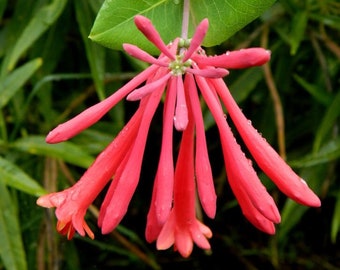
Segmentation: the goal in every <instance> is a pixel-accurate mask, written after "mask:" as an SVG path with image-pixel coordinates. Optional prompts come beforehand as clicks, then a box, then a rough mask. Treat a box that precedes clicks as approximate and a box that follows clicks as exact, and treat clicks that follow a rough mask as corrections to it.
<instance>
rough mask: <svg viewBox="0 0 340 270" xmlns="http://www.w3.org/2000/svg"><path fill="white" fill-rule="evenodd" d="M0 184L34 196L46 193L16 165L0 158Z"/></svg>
mask: <svg viewBox="0 0 340 270" xmlns="http://www.w3.org/2000/svg"><path fill="white" fill-rule="evenodd" d="M0 182H3V183H5V184H6V185H7V186H11V187H13V188H16V189H18V190H21V191H23V192H26V193H28V194H31V195H34V196H41V195H43V194H45V193H46V191H45V190H44V188H42V187H41V186H40V185H39V184H38V183H37V182H36V181H35V180H34V179H32V178H31V177H30V176H29V175H27V174H26V173H25V172H24V171H23V170H21V169H20V168H19V167H18V166H17V165H15V164H13V163H12V162H10V161H8V160H6V159H4V158H2V157H0Z"/></svg>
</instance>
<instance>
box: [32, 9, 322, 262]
mask: <svg viewBox="0 0 340 270" xmlns="http://www.w3.org/2000/svg"><path fill="white" fill-rule="evenodd" d="M135 24H136V26H137V28H138V29H139V30H140V31H141V32H142V33H143V34H144V35H145V36H146V37H147V38H148V39H149V41H150V42H152V43H153V44H154V45H155V46H156V47H157V48H158V49H159V50H160V52H161V54H160V56H159V57H158V58H155V57H153V56H151V55H150V54H148V53H147V52H145V51H143V50H141V49H140V48H138V47H137V46H135V45H131V44H124V45H123V47H124V50H125V51H126V52H127V53H128V54H130V55H131V56H133V57H135V58H137V59H139V60H142V61H145V62H148V63H150V64H151V65H150V67H148V68H147V69H146V70H144V71H143V72H141V73H140V74H139V75H137V76H136V77H135V78H133V79H132V80H131V81H130V82H128V83H127V84H126V85H125V86H123V87H122V88H120V89H119V90H117V91H116V92H115V93H114V94H112V95H111V96H110V97H108V98H107V99H105V100H103V101H101V102H99V103H98V104H96V105H94V106H92V107H90V108H88V109H87V110H85V111H84V112H82V113H81V114H79V115H78V116H76V117H75V118H73V119H71V120H69V121H68V122H66V123H64V124H61V125H59V126H58V127H57V128H55V129H54V130H52V131H51V132H50V133H49V134H48V136H47V138H46V141H47V142H48V143H58V142H61V141H65V140H68V139H70V138H71V137H73V136H75V135H77V134H78V133H79V132H81V131H82V130H84V129H86V128H88V127H89V126H91V125H93V124H94V123H95V122H97V121H98V120H99V119H100V118H101V117H102V116H103V115H104V114H105V113H107V112H108V111H109V110H110V109H111V108H112V107H113V106H115V105H116V104H117V103H118V102H119V101H120V100H121V99H123V98H125V97H126V98H127V100H129V101H139V102H140V103H139V108H138V109H137V111H136V112H135V114H134V116H133V117H132V118H131V119H130V121H129V122H128V123H127V124H126V126H125V127H124V129H123V130H122V131H121V132H120V133H119V134H118V136H117V137H116V138H115V139H114V140H113V141H112V143H110V144H109V145H108V146H107V147H106V149H105V150H104V151H103V152H102V153H101V154H100V155H99V156H98V157H97V158H96V160H95V161H94V163H93V164H92V165H91V167H90V168H89V169H88V170H87V171H86V172H85V174H84V175H83V176H82V177H81V179H80V180H79V181H78V182H77V183H76V184H75V185H74V186H73V187H70V188H68V189H66V190H64V191H61V192H57V193H52V194H48V195H45V196H42V197H40V198H39V199H38V201H37V203H38V205H41V206H43V207H56V208H57V209H56V216H57V218H58V223H57V230H58V231H59V232H60V233H61V234H64V235H67V237H68V239H70V238H72V236H73V235H74V233H75V232H76V231H77V232H78V233H79V234H80V235H82V236H84V235H85V234H88V235H89V236H90V237H91V238H93V237H94V235H93V233H92V231H91V229H90V228H89V227H88V225H87V224H86V222H85V220H84V217H85V214H86V211H87V209H88V207H89V206H90V204H91V203H92V202H93V201H94V199H95V198H96V197H97V196H98V194H99V193H100V192H101V191H102V190H103V188H104V187H105V186H107V185H109V188H108V191H107V193H106V196H105V198H104V201H103V203H102V205H101V208H100V213H99V219H98V225H99V227H101V230H102V233H109V232H111V231H112V230H114V229H115V227H116V226H117V225H118V224H119V222H120V221H121V220H122V218H123V217H124V215H125V213H126V212H127V209H128V205H129V202H130V200H131V198H132V196H133V194H134V192H135V189H136V187H137V184H138V181H139V176H140V170H141V165H142V160H143V154H144V149H145V144H146V139H147V135H148V130H149V127H150V123H151V120H152V117H153V115H154V113H155V111H156V109H157V107H158V105H159V103H160V101H161V98H162V96H163V95H164V96H165V98H164V108H163V130H162V143H161V152H160V158H159V163H158V169H157V172H156V176H155V181H154V186H153V193H152V198H151V205H150V209H149V213H148V217H147V224H146V231H145V235H146V239H147V241H149V242H153V241H156V243H157V244H156V245H157V248H158V249H167V248H169V247H170V246H172V245H174V247H175V248H176V249H177V250H178V251H179V253H180V254H181V255H182V256H183V257H187V256H189V255H190V253H191V252H192V249H193V243H195V244H196V245H197V246H199V247H201V248H203V249H209V248H210V244H209V242H208V240H207V238H210V237H211V236H212V232H211V231H210V229H209V228H208V227H206V226H205V225H204V224H203V223H202V222H201V221H199V220H198V219H197V216H196V210H195V200H196V190H197V195H198V199H199V201H200V203H201V206H202V208H203V210H204V212H205V213H206V215H207V216H208V217H210V218H214V216H215V213H216V194H215V189H214V183H213V176H212V170H211V166H210V162H209V156H208V150H207V143H206V138H205V130H204V123H203V116H202V111H201V107H200V100H199V93H198V89H199V91H200V93H201V95H202V97H203V99H204V100H205V102H206V103H207V105H208V107H209V109H210V111H211V113H212V115H213V117H214V119H215V121H216V124H217V127H218V130H219V133H220V139H221V146H222V150H223V156H224V161H225V167H226V171H227V177H228V181H229V184H230V186H231V189H232V191H233V193H234V194H235V196H236V198H237V200H238V202H239V204H240V207H241V209H242V212H243V214H244V215H245V216H246V218H247V219H248V220H249V221H250V222H251V223H252V224H253V225H254V226H255V227H257V228H258V229H260V230H262V231H264V232H266V233H269V234H274V233H275V224H277V223H279V222H280V219H281V218H280V213H279V211H278V209H277V207H276V204H275V202H274V200H273V198H272V197H271V196H270V195H269V193H268V192H267V190H266V188H265V187H264V186H263V185H262V183H261V181H260V180H259V178H258V176H257V174H256V172H255V170H254V168H253V166H252V162H251V161H250V160H249V159H247V157H246V156H245V154H244V153H243V152H242V150H241V147H240V146H239V145H238V144H237V142H236V139H235V138H234V136H233V134H232V132H231V129H230V127H229V125H228V122H227V121H226V118H225V113H224V112H223V108H222V104H221V102H222V103H223V105H224V106H225V107H226V109H227V111H228V113H229V115H230V118H231V119H232V121H233V122H234V124H235V126H236V129H237V130H238V132H239V133H240V135H241V137H242V139H243V141H244V143H245V145H246V146H247V148H248V149H249V151H250V153H251V154H252V156H253V158H254V160H255V161H256V163H257V164H258V165H259V167H260V168H261V169H262V170H263V171H264V173H265V174H267V175H268V177H269V178H270V179H272V181H273V182H274V183H275V184H276V185H277V186H278V188H279V189H280V190H281V191H282V192H283V193H285V194H286V195H287V196H288V197H290V198H292V199H293V200H295V201H296V202H298V203H301V204H304V205H307V206H315V207H317V206H320V204H321V203H320V200H319V198H318V197H317V196H316V195H315V194H314V193H313V192H312V191H311V190H310V189H309V188H308V186H307V184H306V182H305V181H304V180H302V179H301V178H300V177H299V176H298V175H296V174H295V173H294V172H293V170H292V169H291V168H290V167H289V166H288V165H287V164H286V163H285V162H284V161H283V160H282V159H281V157H280V156H279V155H278V154H277V153H276V152H275V151H274V149H273V148H272V147H271V146H270V145H269V144H268V143H267V142H266V141H265V139H263V138H262V136H261V135H260V134H259V133H258V132H257V131H256V130H255V129H254V127H253V126H252V125H251V123H250V121H249V120H247V119H246V117H245V116H244V114H243V113H242V111H241V110H240V108H239V107H238V106H237V104H236V103H235V101H234V99H233V97H232V96H231V94H230V92H229V89H228V88H227V86H226V85H225V83H224V80H223V79H222V77H224V76H226V75H228V73H229V71H228V70H227V69H238V68H247V67H252V66H258V65H262V64H264V63H266V62H267V61H269V59H270V52H269V51H267V50H264V49H262V48H250V49H243V50H239V51H233V52H227V53H225V54H223V55H218V56H211V57H209V56H206V55H205V52H204V50H203V49H202V48H201V47H200V46H201V43H202V41H203V39H204V37H205V34H206V32H207V30H208V24H209V23H208V20H207V19H204V20H203V21H202V22H201V23H200V24H199V25H198V26H197V29H196V32H195V34H194V35H193V38H192V39H191V41H189V40H183V39H181V38H177V39H175V40H174V41H173V42H172V43H170V44H169V45H166V44H164V42H163V41H162V39H161V37H160V35H159V33H158V32H157V31H156V29H155V28H154V26H153V25H152V23H151V22H150V20H148V19H147V18H145V17H143V16H140V15H138V16H136V17H135ZM188 44H189V46H187V45H188ZM197 86H198V87H197ZM164 92H165V93H164ZM174 128H175V129H176V130H177V131H179V132H182V140H181V143H180V148H179V153H178V158H177V161H176V164H175V165H174V158H173V146H172V141H173V129H174Z"/></svg>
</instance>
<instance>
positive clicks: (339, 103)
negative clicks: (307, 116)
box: [313, 92, 340, 153]
mask: <svg viewBox="0 0 340 270" xmlns="http://www.w3.org/2000/svg"><path fill="white" fill-rule="evenodd" d="M339 115H340V92H339V93H338V94H337V95H336V96H335V97H334V99H333V102H332V103H331V104H330V106H329V107H328V110H327V111H326V113H325V115H324V117H323V119H322V121H321V124H320V126H319V128H318V130H317V132H316V135H315V140H314V145H313V152H314V153H316V152H318V150H319V149H320V146H321V145H322V142H323V140H324V139H325V137H326V136H327V135H328V134H329V133H330V131H331V129H332V128H333V127H334V124H335V121H336V120H337V118H338V117H339Z"/></svg>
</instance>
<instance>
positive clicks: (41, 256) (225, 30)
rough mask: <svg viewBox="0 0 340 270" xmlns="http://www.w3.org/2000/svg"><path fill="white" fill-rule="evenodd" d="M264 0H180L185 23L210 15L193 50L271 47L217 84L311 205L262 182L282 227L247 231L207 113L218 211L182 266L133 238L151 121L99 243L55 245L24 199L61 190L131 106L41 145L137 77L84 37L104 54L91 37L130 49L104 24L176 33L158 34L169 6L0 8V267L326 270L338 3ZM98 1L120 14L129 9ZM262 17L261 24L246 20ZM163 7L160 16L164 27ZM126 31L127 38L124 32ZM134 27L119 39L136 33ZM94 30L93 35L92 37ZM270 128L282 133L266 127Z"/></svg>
mask: <svg viewBox="0 0 340 270" xmlns="http://www.w3.org/2000/svg"><path fill="white" fill-rule="evenodd" d="M133 2H135V1H133ZM138 2H139V1H138ZM177 2H178V4H176V3H177ZM196 2H200V4H197V3H196ZM272 2H273V1H269V0H268V1H259V0H252V1H226V0H224V1H219V0H214V1H195V0H192V1H191V5H192V8H193V9H192V12H193V13H192V14H193V17H192V21H191V22H193V24H192V27H193V26H194V24H195V23H197V21H196V20H194V18H196V19H197V20H200V18H202V17H204V16H206V15H205V7H207V6H208V5H209V3H210V4H211V5H214V8H215V9H209V10H210V11H211V12H212V14H209V19H210V25H211V28H210V30H209V31H210V32H209V35H208V37H207V40H206V45H208V46H212V45H216V44H219V43H221V42H222V41H224V40H225V39H226V38H227V37H229V39H228V40H227V41H225V42H223V43H222V44H221V45H219V46H215V47H209V48H207V52H208V53H209V54H215V53H217V52H223V51H227V50H232V49H237V48H241V47H250V46H264V47H267V48H269V49H270V50H271V51H272V60H271V62H270V66H267V67H265V68H264V69H262V68H253V69H249V70H247V71H234V72H231V74H230V75H229V76H228V77H227V78H226V81H227V83H228V84H229V85H230V88H231V90H232V92H233V95H234V97H235V98H236V100H237V101H238V102H239V104H240V105H241V107H242V108H243V111H244V112H245V114H246V115H247V116H248V117H249V118H250V119H252V122H253V124H254V125H255V126H256V127H257V129H258V130H260V131H261V132H262V134H263V136H264V137H266V138H267V140H268V141H270V143H271V144H272V145H274V146H275V147H276V148H277V149H279V151H280V153H281V155H284V156H286V157H287V160H288V162H289V163H290V164H291V165H292V166H293V167H294V169H295V170H296V171H298V172H299V174H300V175H301V176H302V177H303V178H304V179H306V180H307V181H308V184H309V185H310V186H311V187H312V188H313V189H314V190H315V191H316V192H317V193H318V194H319V195H320V197H321V198H322V201H323V205H322V207H321V208H320V209H308V208H305V207H302V206H300V205H297V204H295V203H293V202H291V201H289V200H286V199H285V197H284V196H281V194H280V193H278V192H277V190H276V189H275V188H274V187H273V186H272V185H271V184H270V182H269V181H267V179H266V177H265V176H263V180H264V182H265V183H266V184H267V187H268V189H269V190H270V191H271V193H272V194H274V195H275V197H276V200H277V202H278V204H279V205H280V206H281V209H282V223H281V224H280V225H279V226H278V228H277V231H278V232H277V235H276V236H274V237H268V236H266V235H264V234H262V233H261V232H257V231H255V230H254V229H253V228H252V227H251V225H249V224H248V223H247V222H246V221H245V219H244V218H243V217H242V215H241V213H240V210H239V208H238V207H237V206H236V202H235V200H234V199H233V197H232V196H231V192H230V189H229V187H228V185H226V181H225V173H224V168H223V164H222V163H223V162H222V161H221V160H222V158H221V155H222V153H221V149H220V145H219V144H218V143H217V141H218V140H216V136H217V132H216V128H215V126H214V123H213V122H212V121H211V116H210V115H209V113H208V112H207V113H206V115H205V120H206V128H207V134H208V144H209V153H210V158H211V161H212V164H213V166H214V167H213V170H214V175H215V178H216V188H217V192H218V196H219V203H218V209H219V210H218V213H217V217H216V219H215V220H213V221H211V222H210V221H209V220H206V222H207V223H210V224H209V226H210V227H211V228H212V230H213V232H214V237H213V239H212V253H211V254H206V253H202V252H201V251H198V250H197V251H195V252H194V254H193V255H192V257H191V258H190V259H188V260H183V259H180V258H179V256H178V255H177V254H173V253H172V252H171V251H169V252H159V251H155V247H154V245H153V244H147V243H146V242H145V240H144V235H143V234H144V232H143V230H144V224H145V213H146V211H147V205H148V204H149V198H150V193H151V183H152V180H153V178H154V171H155V166H156V164H157V160H158V155H159V144H160V135H161V131H160V128H159V126H160V123H161V120H160V119H159V118H157V117H156V118H155V119H154V121H153V124H152V131H151V132H150V138H149V143H148V146H147V153H146V156H148V159H146V160H145V162H144V166H143V173H142V179H141V180H140V185H139V188H138V191H137V194H136V196H135V198H134V200H133V202H132V204H131V206H130V209H129V213H128V216H127V217H126V218H125V219H124V221H123V223H122V225H121V226H119V228H118V229H117V230H116V231H114V232H113V233H112V234H111V235H108V236H101V235H100V232H99V231H96V230H95V234H96V239H95V240H93V241H92V240H88V239H82V238H79V237H76V239H74V240H72V241H67V240H65V239H64V238H62V237H60V236H58V235H57V234H56V232H55V229H54V228H55V222H56V221H55V218H54V213H53V211H52V212H51V211H45V210H43V209H40V208H38V207H37V206H36V205H35V200H36V198H37V196H39V195H41V194H43V193H45V192H52V191H56V190H60V189H63V188H65V187H67V186H69V185H71V184H72V183H74V181H76V179H78V178H79V177H80V175H81V174H82V173H83V172H84V169H85V168H87V167H88V166H89V164H91V162H92V161H93V159H94V157H95V156H96V155H97V154H98V153H99V152H100V151H101V150H102V149H103V148H104V147H105V146H106V145H107V144H108V143H109V142H110V140H111V139H112V138H113V137H114V136H115V135H116V134H117V132H118V131H119V130H120V129H121V128H122V126H123V124H124V122H125V121H126V120H127V119H129V117H130V115H131V113H132V112H133V111H134V110H135V104H134V103H131V102H126V103H121V104H119V105H117V106H116V107H115V108H114V109H113V110H112V111H111V112H110V114H109V115H108V116H106V117H105V118H104V119H103V120H102V121H100V123H98V124H96V125H95V126H94V127H92V128H91V129H89V130H87V131H84V132H83V133H82V134H80V135H78V136H77V137H76V138H74V139H72V140H71V141H70V142H65V143H61V144H58V145H47V144H46V143H45V142H44V139H43V138H44V136H45V135H46V134H47V133H48V131H49V130H51V129H52V128H53V127H55V126H56V125H57V124H58V123H61V122H63V121H65V120H67V119H69V118H70V117H72V116H73V115H75V114H77V113H79V112H81V111H82V110H83V109H84V108H86V107H88V106H89V105H91V104H93V103H95V102H97V101H98V100H100V99H103V98H104V97H106V96H108V95H109V94H111V93H112V92H114V91H115V90H116V89H118V88H119V87H120V86H121V85H122V84H123V83H124V82H126V81H127V80H129V79H130V78H131V77H133V76H134V75H135V73H136V72H139V71H140V70H141V69H142V68H143V66H142V64H141V63H140V62H137V61H135V60H132V59H131V58H130V57H128V56H127V55H125V54H124V53H123V52H120V51H114V50H111V49H108V48H105V47H103V46H101V45H98V44H96V43H93V42H92V41H91V40H90V39H88V38H87V36H88V35H89V34H90V33H91V38H92V39H93V40H95V41H99V42H100V43H102V44H104V45H107V44H106V43H105V42H104V39H105V38H107V37H108V36H107V35H110V36H111V39H116V41H117V42H116V43H114V45H112V46H113V48H115V49H117V48H118V47H120V45H121V43H123V42H131V43H134V44H137V43H138V42H139V41H138V40H137V37H136V39H135V40H133V39H130V38H129V37H128V36H126V37H125V36H123V35H122V29H123V28H121V29H118V27H115V26H117V25H118V24H119V23H121V22H126V23H127V22H128V21H129V22H131V19H132V16H133V15H134V14H136V13H143V14H144V15H147V16H148V15H150V16H151V18H152V19H153V20H154V21H155V24H156V27H159V28H160V31H161V33H162V35H165V36H169V39H171V38H173V37H174V36H175V35H178V34H179V33H178V32H176V31H179V30H178V28H177V27H173V28H170V27H169V26H170V25H171V26H172V25H173V21H171V20H176V21H177V23H175V24H174V25H178V18H180V17H181V15H180V9H181V5H182V4H181V1H140V3H141V4H140V7H139V8H138V9H137V10H136V9H135V10H130V11H129V12H127V13H126V14H125V15H124V17H123V18H122V17H120V16H119V14H117V12H118V10H117V8H116V7H114V6H111V4H110V1H106V2H105V5H104V6H102V4H103V1H102V0H84V1H66V0H51V1H47V0H39V1H36V0H16V1H5V0H2V1H0V17H1V28H0V61H1V62H0V63H1V67H0V109H1V110H0V155H1V156H0V213H1V214H0V239H1V242H0V257H1V263H0V269H19V270H24V269H55V265H57V267H58V268H60V269H95V268H98V269H109V268H111V267H113V266H115V267H116V268H121V269H123V268H124V269H128V268H131V267H133V268H135V269H160V268H161V267H162V269H172V268H174V267H179V268H190V269H205V268H207V267H210V268H213V269H221V266H220V264H219V263H218V262H219V261H221V260H223V261H226V263H228V264H229V265H230V269H263V268H264V267H263V266H266V267H267V268H268V269H282V268H284V269H299V268H303V269H338V268H339V267H340V261H339V257H340V254H339V250H337V249H336V244H337V242H338V241H339V230H340V214H339V213H340V184H339V183H340V182H339V181H340V180H339V176H338V175H337V169H338V166H339V162H338V158H339V156H340V140H339V131H338V129H339V127H338V125H339V114H340V109H339V108H340V94H339V90H340V82H339V75H340V44H339V42H338V40H339V39H340V27H339V26H340V4H339V3H338V1H337V0H308V1H307V0H303V1H300V0H281V1H278V2H277V3H275V4H274V5H273V6H272V7H271V8H270V9H267V8H268V7H269V6H270V4H271V3H272ZM111 3H120V4H121V5H126V7H129V5H130V4H131V1H129V0H125V1H118V0H117V1H112V2H111ZM236 3H239V5H241V4H242V3H243V4H244V5H246V3H248V4H249V3H251V5H252V6H255V7H256V8H257V10H256V12H255V14H251V13H249V12H246V11H249V9H245V8H244V7H243V8H242V7H241V8H236V6H235V5H236ZM261 4H262V5H261ZM106 8H107V9H106ZM112 8H113V10H112ZM166 8H167V9H166ZM231 10H233V11H235V12H234V13H233V12H232V11H231ZM264 10H267V11H266V12H265V13H264V14H263V15H262V16H261V18H259V19H257V20H255V21H253V22H252V23H250V22H251V21H252V20H253V19H255V17H257V15H259V14H260V13H262V12H263V11H264ZM165 11H167V12H166V14H171V16H169V17H170V19H169V20H170V21H169V22H168V23H164V24H163V23H162V22H163V20H164V19H165V18H164V15H162V12H165ZM97 14H99V15H98V17H97V19H96V16H97ZM215 14H219V16H217V15H216V16H215ZM221 14H222V15H223V16H222V15H221ZM111 16H112V17H111ZM169 17H168V16H167V19H168V18H169ZM111 19H112V20H111ZM108 20H109V21H108ZM94 22H95V23H94ZM249 23H250V24H249ZM93 24H94V27H93V28H92V26H93ZM245 25H247V26H246V27H244V26H245ZM103 27H109V28H110V29H109V31H107V29H103ZM126 27H127V28H125V26H124V31H126V32H129V31H130V30H129V29H132V28H133V25H132V24H130V26H126ZM162 27H164V28H162ZM220 27H222V28H220ZM242 27H244V28H243V29H242V30H240V29H241V28H242ZM111 28H112V29H111ZM91 29H92V30H91ZM239 30H240V31H239ZM133 31H135V30H131V32H129V36H130V37H131V36H135V35H134V32H133ZM167 31H170V34H169V33H168V32H167ZM98 33H102V35H104V36H102V37H101V38H99V36H100V35H99V34H98ZM105 35H106V36H105ZM117 36H118V37H117ZM111 39H110V40H111ZM125 39H126V40H125ZM110 44H111V43H110ZM276 90H277V91H276ZM277 93H278V94H279V95H278V96H277V95H276V94H277ZM280 108H281V109H282V111H281V110H280ZM282 112H283V113H282ZM280 119H281V120H282V119H283V120H284V124H285V127H283V126H282V125H281V126H280V125H279V126H278V125H277V121H278V122H279V123H280ZM100 199H101V198H98V200H99V201H100ZM96 215H97V210H96V205H94V206H93V208H91V211H90V212H89V214H88V216H87V220H88V221H89V224H90V226H91V228H95V226H94V225H95V224H94V223H95V220H96V219H95V217H96ZM203 218H205V217H203ZM92 225H93V226H92ZM222 267H223V268H224V266H222Z"/></svg>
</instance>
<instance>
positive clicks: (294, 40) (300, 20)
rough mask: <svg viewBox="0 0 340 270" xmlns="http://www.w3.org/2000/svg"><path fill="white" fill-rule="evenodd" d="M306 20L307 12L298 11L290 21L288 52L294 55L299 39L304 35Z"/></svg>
mask: <svg viewBox="0 0 340 270" xmlns="http://www.w3.org/2000/svg"><path fill="white" fill-rule="evenodd" d="M307 22H308V13H307V12H306V11H303V12H298V13H296V14H295V15H294V18H293V22H292V27H293V29H292V31H291V33H290V39H289V41H290V53H291V54H292V55H294V54H295V53H296V51H297V50H298V48H299V46H300V43H301V41H302V40H303V38H304V36H305V31H306V26H307Z"/></svg>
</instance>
